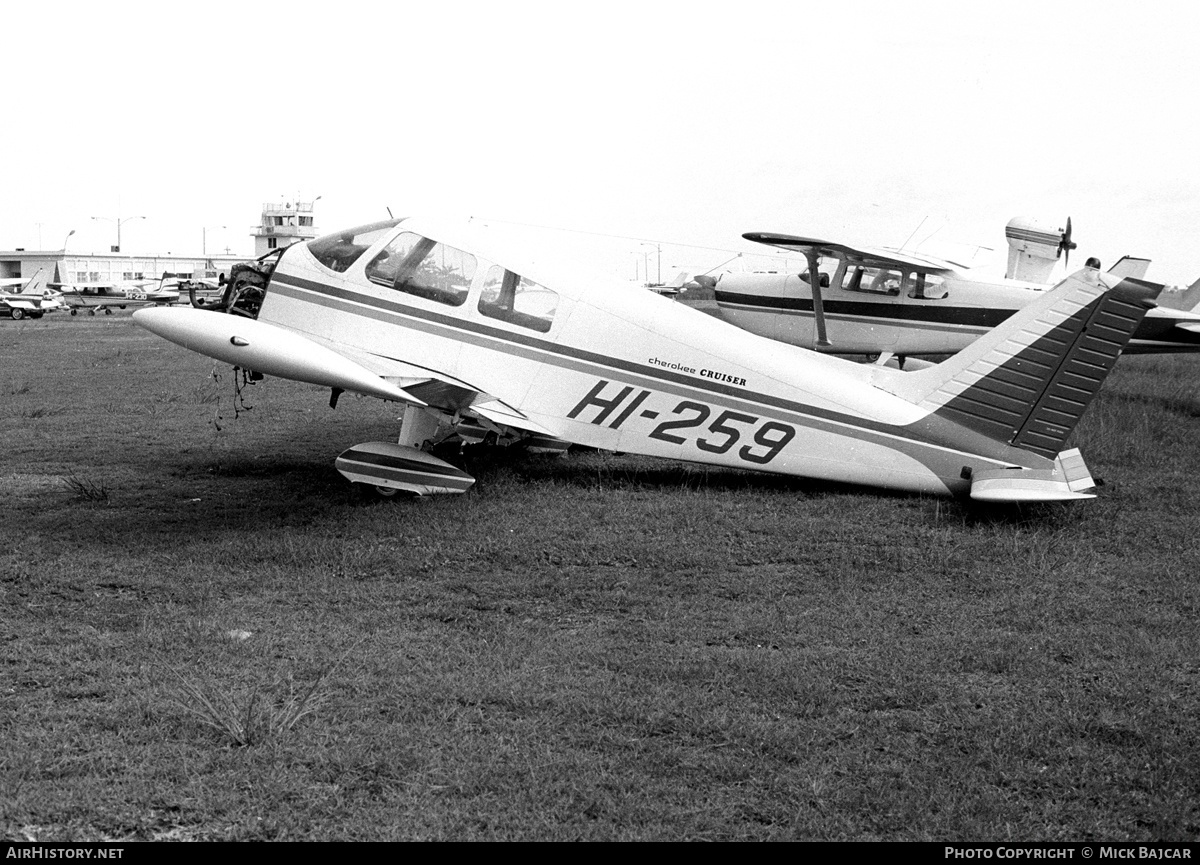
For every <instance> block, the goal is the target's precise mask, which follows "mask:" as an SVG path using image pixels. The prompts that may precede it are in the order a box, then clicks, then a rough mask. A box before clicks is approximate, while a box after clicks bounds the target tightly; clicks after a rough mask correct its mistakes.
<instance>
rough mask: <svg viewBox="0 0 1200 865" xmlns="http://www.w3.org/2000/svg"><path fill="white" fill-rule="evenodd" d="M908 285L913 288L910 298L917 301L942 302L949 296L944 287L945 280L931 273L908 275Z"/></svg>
mask: <svg viewBox="0 0 1200 865" xmlns="http://www.w3.org/2000/svg"><path fill="white" fill-rule="evenodd" d="M908 283H909V285H910V286H911V288H910V289H909V292H908V296H909V297H914V298H916V299H917V300H941V299H942V298H943V297H945V296H946V295H947V294H949V292H948V291H947V290H946V288H945V285H944V283H945V280H943V279H942V278H941V277H940V276H934V275H933V274H931V273H921V272H920V271H919V270H917V271H913V272H912V273H910V274H909V275H908Z"/></svg>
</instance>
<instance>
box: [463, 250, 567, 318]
mask: <svg viewBox="0 0 1200 865" xmlns="http://www.w3.org/2000/svg"><path fill="white" fill-rule="evenodd" d="M557 310H558V292H555V291H551V290H550V289H548V288H546V287H545V286H544V285H539V284H538V283H536V282H534V281H533V280H531V279H526V278H525V277H523V276H520V275H519V274H516V273H513V272H512V271H511V270H505V269H504V268H503V267H500V266H499V265H494V266H493V267H491V268H489V269H488V272H487V274H486V275H485V276H484V278H483V290H482V292H481V293H480V295H479V311H480V312H481V313H482V314H483V315H486V316H487V317H488V318H496V319H499V320H500V321H506V322H508V323H509V324H515V325H519V326H520V327H527V328H529V329H530V330H536V331H538V332H539V333H546V332H547V331H548V330H550V325H551V324H552V323H553V322H554V313H555V312H556V311H557Z"/></svg>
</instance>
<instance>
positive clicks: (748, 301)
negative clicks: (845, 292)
mask: <svg viewBox="0 0 1200 865" xmlns="http://www.w3.org/2000/svg"><path fill="white" fill-rule="evenodd" d="M716 298H717V303H718V304H727V305H729V306H731V307H735V308H743V307H744V308H746V309H752V308H758V309H763V310H770V311H772V312H780V311H783V312H789V311H793V312H801V313H811V312H812V311H813V302H812V300H811V299H809V298H806V297H776V296H773V295H764V294H742V293H741V292H732V291H718V292H716ZM822 307H823V308H824V311H825V314H826V315H831V316H832V315H848V316H855V317H862V316H871V317H873V318H882V319H891V320H895V321H903V322H921V321H927V322H932V323H936V324H954V325H961V326H965V327H995V326H996V325H998V324H1000V322H1002V321H1004V320H1005V319H1007V318H1009V317H1010V316H1011V315H1012V314H1013V313H1014V312H1016V310H1009V309H981V308H979V307H971V306H934V305H931V306H926V305H923V304H905V303H875V302H872V301H857V300H853V301H852V300H829V299H828V298H822Z"/></svg>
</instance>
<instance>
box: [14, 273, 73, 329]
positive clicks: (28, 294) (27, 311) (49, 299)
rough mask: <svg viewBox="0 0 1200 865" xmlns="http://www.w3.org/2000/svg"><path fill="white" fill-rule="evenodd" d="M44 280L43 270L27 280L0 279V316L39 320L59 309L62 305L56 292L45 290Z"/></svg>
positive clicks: (45, 277)
mask: <svg viewBox="0 0 1200 865" xmlns="http://www.w3.org/2000/svg"><path fill="white" fill-rule="evenodd" d="M46 280H47V275H46V271H45V270H43V269H39V270H38V272H37V273H35V274H34V275H33V276H31V277H29V278H28V279H26V278H25V277H23V276H18V277H7V278H5V279H0V290H2V292H3V293H0V315H7V316H11V317H12V318H13V319H14V320H16V321H20V320H21V319H23V318H41V317H42V316H43V315H45V314H46V313H48V312H51V311H52V310H55V309H61V308H62V305H63V304H62V301H61V300H59V299H58V298H59V294H58V292H56V291H52V290H51V289H49V288H47V287H46V284H47V283H46ZM8 289H12V291H11V292H10V291H8Z"/></svg>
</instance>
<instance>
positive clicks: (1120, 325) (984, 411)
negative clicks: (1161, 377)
mask: <svg viewBox="0 0 1200 865" xmlns="http://www.w3.org/2000/svg"><path fill="white" fill-rule="evenodd" d="M1161 290H1162V286H1161V285H1156V284H1154V283H1148V282H1142V281H1140V280H1136V279H1118V278H1117V277H1114V276H1110V275H1108V274H1102V273H1100V272H1099V271H1097V270H1093V269H1090V268H1086V269H1084V270H1082V271H1080V272H1078V273H1076V274H1074V275H1072V276H1070V277H1068V278H1067V279H1065V280H1064V281H1063V282H1062V283H1060V284H1059V285H1058V286H1057V287H1056V288H1055V289H1054V290H1053V291H1050V292H1047V293H1046V294H1045V295H1043V296H1042V297H1040V298H1039V299H1038V300H1037V301H1035V302H1034V303H1032V304H1030V305H1029V306H1026V307H1025V308H1024V309H1022V310H1021V311H1019V312H1018V313H1017V314H1015V315H1013V316H1012V317H1011V318H1009V319H1008V320H1007V321H1006V322H1004V323H1003V324H1002V325H1000V326H999V327H997V328H995V329H993V330H992V331H991V332H990V333H988V334H986V335H984V336H983V337H981V338H980V339H979V340H977V341H976V342H975V343H973V344H972V345H970V346H968V347H967V348H966V349H964V350H963V351H961V352H959V353H958V354H957V355H955V356H954V357H952V358H950V359H949V360H947V361H944V362H942V363H940V364H937V365H936V366H934V367H931V368H929V369H927V370H921V371H918V372H913V373H909V374H908V380H907V381H903V382H899V383H897V384H895V386H894V388H891V389H892V390H893V392H895V393H897V394H898V395H903V396H905V397H906V398H908V399H911V400H912V401H914V402H916V403H917V404H919V405H920V406H921V407H922V408H926V409H928V410H929V411H930V413H931V415H932V418H933V419H937V420H940V421H944V422H948V423H949V424H950V425H953V426H956V427H959V428H966V429H969V430H972V431H973V432H975V433H978V434H980V435H983V436H985V437H986V438H989V439H991V440H993V441H996V442H999V443H1002V444H1006V445H1010V446H1012V447H1015V448H1020V449H1021V450H1025V451H1030V452H1032V453H1035V454H1038V455H1040V456H1044V457H1048V458H1051V459H1053V458H1054V457H1055V456H1056V455H1057V454H1058V452H1059V450H1060V449H1061V448H1062V446H1063V443H1064V442H1065V441H1066V439H1067V436H1069V435H1070V434H1071V431H1072V430H1073V429H1074V428H1075V425H1076V424H1077V423H1078V422H1079V419H1080V418H1081V417H1082V416H1083V413H1084V411H1085V410H1086V409H1087V407H1088V405H1089V404H1090V403H1091V401H1092V398H1093V397H1095V395H1096V392H1097V391H1098V390H1099V389H1100V385H1101V384H1102V383H1103V381H1104V379H1105V378H1106V377H1107V375H1108V373H1109V371H1110V370H1111V369H1112V367H1113V365H1114V364H1115V363H1116V361H1117V358H1118V357H1119V356H1120V354H1121V351H1122V350H1123V349H1124V348H1125V345H1126V344H1127V343H1128V342H1129V339H1130V337H1131V336H1132V335H1133V332H1134V330H1136V329H1137V326H1138V324H1139V323H1140V322H1141V320H1142V318H1143V317H1144V316H1145V314H1146V311H1147V310H1148V309H1149V308H1150V307H1152V306H1154V303H1153V299H1154V298H1155V297H1156V296H1157V295H1158V293H1159V291H1161ZM935 422H936V421H935Z"/></svg>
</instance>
